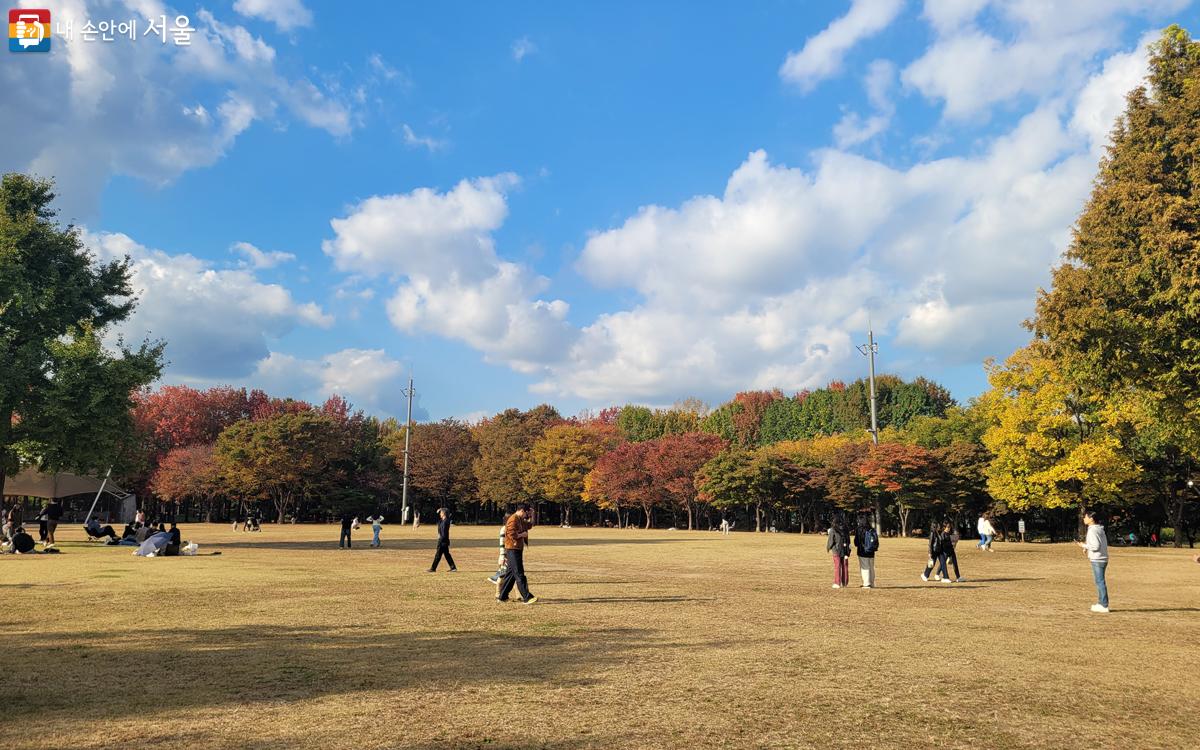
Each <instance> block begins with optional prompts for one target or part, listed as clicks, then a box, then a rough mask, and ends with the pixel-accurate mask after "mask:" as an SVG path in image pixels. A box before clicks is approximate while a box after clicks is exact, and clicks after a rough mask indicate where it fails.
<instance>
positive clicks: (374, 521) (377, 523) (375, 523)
mask: <svg viewBox="0 0 1200 750" xmlns="http://www.w3.org/2000/svg"><path fill="white" fill-rule="evenodd" d="M367 523H369V524H371V531H373V532H375V538H373V539H372V540H371V546H372V547H378V546H380V542H379V532H381V531H383V514H382V513H376V514H375V515H373V516H370V517H368V518H367Z"/></svg>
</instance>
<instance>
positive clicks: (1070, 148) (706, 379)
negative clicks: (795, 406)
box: [537, 52, 1145, 403]
mask: <svg viewBox="0 0 1200 750" xmlns="http://www.w3.org/2000/svg"><path fill="white" fill-rule="evenodd" d="M1144 66H1145V63H1144V54H1143V53H1141V52H1132V53H1120V54H1117V55H1114V56H1112V57H1111V58H1110V59H1109V60H1108V61H1107V62H1106V63H1105V64H1103V66H1102V67H1101V69H1100V70H1099V71H1098V72H1097V73H1096V74H1095V75H1094V76H1093V77H1092V78H1091V79H1090V80H1089V81H1086V82H1084V83H1083V84H1081V85H1080V87H1079V91H1080V92H1081V93H1079V94H1078V96H1077V97H1076V99H1075V101H1074V102H1072V104H1071V106H1068V105H1067V104H1066V103H1064V102H1063V101H1062V100H1061V99H1059V98H1051V99H1047V100H1046V101H1044V102H1043V103H1042V104H1040V105H1039V106H1037V107H1036V108H1035V109H1034V110H1033V111H1031V112H1029V113H1028V114H1027V115H1026V116H1024V117H1023V118H1021V119H1020V121H1019V122H1018V123H1017V124H1016V125H1015V126H1014V127H1013V128H1011V129H1010V130H1009V131H1008V132H1006V133H1004V134H1002V135H1000V136H999V137H996V138H994V139H993V140H991V142H990V143H986V144H985V146H984V148H983V149H982V150H981V151H980V152H979V153H977V154H975V155H972V156H970V157H956V158H944V159H937V160H933V161H925V162H918V163H916V164H913V165H912V166H909V167H906V168H903V169H898V168H896V167H892V166H889V165H886V164H884V163H881V162H879V161H875V160H871V159H866V158H863V157H860V156H856V155H852V154H848V153H845V152H844V151H838V150H827V151H820V152H817V153H816V154H815V163H814V166H813V168H812V169H811V170H801V169H796V168H791V167H786V166H783V165H777V164H772V163H771V162H770V161H769V160H768V159H767V156H766V154H765V153H763V152H761V151H760V152H754V153H752V154H750V156H749V157H748V158H747V159H746V161H745V162H744V163H743V164H742V165H740V166H739V167H738V168H737V169H735V170H734V172H733V173H732V175H731V176H730V178H729V181H728V183H727V185H726V186H725V190H724V192H723V193H721V194H720V195H701V196H696V197H693V198H690V199H688V200H686V201H684V202H683V203H681V204H680V205H679V206H678V207H673V208H672V207H663V206H657V205H650V206H644V207H642V208H640V209H639V210H638V211H637V212H636V213H635V214H634V215H633V216H631V217H630V218H628V219H627V220H625V221H624V222H623V223H621V224H620V225H619V226H617V227H615V228H613V229H610V230H607V231H603V232H598V233H595V234H593V235H592V236H591V237H590V238H589V240H588V242H587V244H586V245H585V247H584V249H583V251H582V254H581V256H580V260H579V269H580V271H581V272H582V273H583V274H584V275H585V276H586V277H587V278H589V279H590V280H592V281H593V282H594V283H596V284H598V285H601V286H605V287H615V288H629V289H632V290H634V291H636V292H637V293H639V294H640V296H641V301H640V303H638V304H637V305H635V306H634V307H632V308H631V309H627V310H624V311H621V312H615V313H609V314H605V315H602V316H600V317H599V318H598V319H597V320H595V321H594V322H593V323H592V324H591V325H588V326H586V327H584V328H583V330H582V331H581V334H580V338H579V340H578V341H577V343H576V344H575V346H574V347H572V349H571V351H570V355H569V356H568V357H567V358H566V360H564V361H561V362H555V363H550V364H549V365H548V370H549V373H550V374H549V375H548V376H547V377H545V378H543V379H542V380H541V381H540V382H539V383H538V385H537V390H538V391H539V392H542V393H547V394H556V395H574V396H580V397H584V398H588V399H591V400H593V401H594V402H597V403H603V402H609V401H622V400H626V399H635V400H641V401H647V402H658V403H661V402H669V401H670V400H672V399H674V398H677V397H678V396H680V395H681V394H684V393H697V394H700V395H702V396H710V395H711V396H716V397H718V398H720V397H725V396H727V394H728V393H729V392H730V391H734V390H741V389H744V388H746V387H761V388H768V387H781V388H783V389H785V390H794V389H800V388H804V387H812V386H816V385H820V384H823V383H824V382H825V381H827V380H828V379H829V378H831V377H846V376H848V375H853V374H854V373H857V372H858V371H859V368H861V361H860V358H859V356H858V354H857V352H855V351H854V349H853V347H852V344H854V343H860V342H859V341H858V340H857V337H858V336H859V335H861V332H862V331H864V330H865V328H866V325H867V318H868V315H869V316H870V318H871V320H872V321H873V323H874V326H875V329H876V332H877V333H883V334H884V335H885V336H889V337H890V338H891V339H892V340H894V341H895V342H896V344H898V345H902V346H904V347H908V350H909V352H910V353H914V354H917V355H921V356H925V357H929V358H930V359H931V360H933V361H936V362H938V363H939V365H941V366H953V365H959V364H965V363H973V362H979V361H980V360H981V359H982V358H983V357H985V356H988V355H1003V354H1005V353H1007V352H1008V351H1011V350H1012V348H1013V347H1015V346H1017V345H1019V344H1020V343H1021V341H1022V340H1024V339H1025V338H1026V337H1027V336H1028V333H1027V332H1026V331H1024V330H1023V329H1022V328H1021V327H1020V322H1021V320H1023V319H1024V318H1026V317H1027V316H1028V315H1029V314H1030V313H1031V312H1032V310H1033V301H1034V295H1035V292H1036V290H1037V288H1038V285H1039V284H1044V283H1046V281H1047V279H1048V276H1049V269H1050V268H1051V266H1052V265H1053V264H1054V263H1056V262H1057V261H1058V259H1059V257H1060V253H1061V251H1062V250H1063V249H1064V248H1065V247H1066V245H1067V243H1068V242H1069V239H1070V228H1071V226H1072V224H1073V222H1074V219H1075V217H1076V215H1077V213H1078V211H1079V207H1080V206H1081V205H1082V204H1083V201H1084V200H1085V199H1086V197H1087V195H1088V192H1089V190H1090V186H1091V180H1092V178H1093V176H1094V174H1095V170H1096V151H1095V148H1096V146H1095V143H1096V139H1097V138H1101V139H1102V138H1103V137H1105V136H1106V134H1107V131H1108V127H1107V126H1106V125H1104V124H1102V120H1103V119H1104V118H1108V117H1114V116H1115V115H1116V114H1117V113H1118V112H1119V111H1120V106H1121V105H1120V102H1121V101H1122V100H1123V97H1124V94H1125V92H1126V90H1127V89H1128V88H1131V87H1132V86H1134V85H1136V83H1137V82H1138V80H1139V78H1140V77H1141V75H1142V73H1143V72H1144V70H1145V67H1144ZM876 91H879V89H877V90H876ZM877 101H880V102H882V101H883V100H882V99H877ZM1080 135H1083V136H1084V137H1082V138H1081V137H1080Z"/></svg>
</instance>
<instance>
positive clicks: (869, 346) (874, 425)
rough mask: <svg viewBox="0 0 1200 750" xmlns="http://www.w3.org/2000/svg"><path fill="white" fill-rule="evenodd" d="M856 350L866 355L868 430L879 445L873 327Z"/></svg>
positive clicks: (879, 521) (879, 512) (879, 526)
mask: <svg viewBox="0 0 1200 750" xmlns="http://www.w3.org/2000/svg"><path fill="white" fill-rule="evenodd" d="M858 351H859V352H860V353H861V354H862V355H863V356H864V357H866V358H867V361H868V362H869V365H868V368H869V369H868V370H867V374H868V378H867V387H868V388H869V389H870V394H871V430H870V432H871V440H872V441H873V442H874V443H875V445H879V423H878V421H877V420H878V417H877V416H876V410H875V355H876V354H878V353H879V344H876V343H875V330H874V329H873V328H868V329H867V343H866V344H863V345H861V346H859V347H858ZM875 533H876V534H882V533H883V508H882V507H880V503H879V499H878V498H876V500H875Z"/></svg>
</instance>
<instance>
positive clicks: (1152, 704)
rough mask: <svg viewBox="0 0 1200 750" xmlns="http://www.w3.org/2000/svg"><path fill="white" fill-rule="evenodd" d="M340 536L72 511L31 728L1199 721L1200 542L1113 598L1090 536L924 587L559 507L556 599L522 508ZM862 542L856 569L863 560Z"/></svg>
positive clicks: (1, 576) (1165, 733)
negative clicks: (507, 579) (517, 577)
mask: <svg viewBox="0 0 1200 750" xmlns="http://www.w3.org/2000/svg"><path fill="white" fill-rule="evenodd" d="M455 533H456V544H455V554H456V556H457V559H458V564H459V569H460V572H459V573H456V574H453V575H451V574H449V573H445V572H443V573H439V574H437V575H428V574H426V573H424V572H423V571H424V569H425V568H426V567H427V566H428V564H429V561H430V559H431V557H432V554H433V547H434V545H433V537H434V535H435V531H434V529H433V528H429V527H427V528H422V529H420V530H419V531H417V532H413V531H412V530H411V529H403V530H402V529H399V528H397V527H386V528H385V533H384V539H385V548H384V549H382V550H371V549H369V548H368V547H367V542H368V540H369V532H366V530H363V531H360V532H358V534H357V536H358V542H357V544H359V545H361V547H358V546H356V547H355V549H354V550H353V551H349V552H346V551H339V550H337V549H336V548H335V541H336V538H337V530H336V528H334V527H332V526H326V527H321V526H303V527H299V528H282V529H281V528H277V527H274V526H268V527H266V530H265V531H263V532H262V533H260V534H253V535H250V534H246V535H243V534H240V533H238V534H234V533H232V532H231V531H230V530H229V529H228V527H226V526H191V527H187V528H186V529H185V535H184V536H185V538H190V539H192V540H194V541H199V542H201V543H203V545H204V546H203V549H202V551H212V550H221V551H222V552H223V554H222V555H221V556H217V557H196V558H167V559H142V558H134V557H132V556H130V551H131V550H130V549H128V548H124V547H104V546H99V545H94V544H88V543H86V542H83V541H81V540H82V537H81V535H80V533H79V531H78V530H77V529H63V530H60V541H62V540H65V543H62V544H60V546H61V547H62V549H63V552H64V554H62V555H59V556H57V557H52V556H40V555H39V556H26V557H15V556H5V557H4V558H3V559H0V592H2V595H3V607H2V608H0V622H2V623H3V628H4V634H5V635H4V643H5V645H6V648H5V652H6V655H7V658H6V659H5V663H6V666H7V667H9V668H10V669H11V671H8V673H7V675H6V677H7V679H5V680H4V681H3V684H2V685H0V742H2V743H3V744H4V745H5V746H7V747H30V748H33V747H38V748H41V747H45V748H50V747H55V748H61V747H69V748H107V747H117V746H121V747H125V748H137V747H159V746H164V745H173V746H176V747H249V748H273V747H311V748H342V747H345V748H351V747H353V748H375V747H389V748H401V747H421V748H451V747H454V748H458V747H489V748H532V747H545V748H612V747H636V748H654V747H691V748H700V747H819V748H842V747H846V748H861V747H912V748H925V747H987V748H1006V747H1042V748H1064V747H1080V748H1082V747H1114V748H1117V747H1120V748H1131V747H1136V748H1154V747H1162V748H1181V747H1188V746H1191V747H1195V742H1196V735H1195V721H1196V716H1197V708H1198V705H1200V687H1198V686H1197V674H1198V667H1200V653H1198V651H1197V648H1196V640H1197V635H1198V634H1200V586H1198V585H1197V584H1198V583H1200V565H1196V564H1195V563H1194V562H1191V559H1190V557H1188V556H1186V555H1184V554H1182V553H1179V552H1176V551H1174V550H1165V549H1164V550H1146V549H1137V550H1115V551H1114V555H1113V561H1112V563H1111V565H1110V571H1109V578H1110V586H1111V591H1112V596H1113V607H1114V611H1113V612H1112V614H1110V615H1107V616H1104V615H1094V614H1091V613H1090V612H1088V607H1089V605H1090V604H1091V603H1092V602H1093V601H1094V590H1093V587H1092V583H1091V574H1090V570H1089V568H1088V566H1087V564H1086V562H1085V561H1084V560H1083V558H1082V555H1081V553H1080V552H1079V551H1078V550H1077V549H1076V548H1074V547H1070V546H1066V545H1058V546H1046V545H1018V544H998V545H997V549H998V551H997V552H996V553H994V554H990V555H988V554H983V553H976V552H974V551H973V550H972V549H971V544H972V543H968V542H964V543H963V545H962V546H961V554H960V557H961V562H962V566H963V569H964V570H963V574H964V575H965V576H966V577H967V578H968V579H969V581H968V582H967V583H964V584H958V585H954V586H949V585H942V584H934V583H932V582H931V583H929V584H923V583H921V581H920V579H919V578H918V573H919V572H920V569H921V566H922V563H923V560H924V552H923V544H922V543H921V542H920V541H916V540H907V541H899V540H890V539H884V540H883V549H882V550H881V553H880V557H879V560H878V567H879V583H880V584H881V585H882V587H883V588H881V589H878V590H874V591H863V590H860V589H857V588H855V589H850V590H843V591H832V590H831V589H830V587H829V583H830V572H829V568H830V566H829V562H828V559H827V558H826V556H825V554H824V541H823V539H821V538H818V537H812V536H808V537H800V536H794V535H784V534H778V535H776V534H770V535H767V534H761V535H753V534H748V533H738V534H734V535H732V536H730V537H727V538H721V537H719V536H718V535H716V534H712V533H700V532H696V533H688V532H666V531H649V532H648V531H616V530H609V529H573V530H562V529H551V528H538V529H535V530H534V534H533V542H534V546H532V547H531V548H530V550H529V553H528V571H529V575H530V582H531V586H532V588H533V590H534V592H535V593H537V594H538V595H539V596H540V597H542V600H543V602H542V603H541V604H538V605H534V606H526V605H522V604H520V603H510V604H504V605H502V604H498V603H496V602H495V601H494V600H493V598H492V597H493V594H494V589H493V588H492V587H491V586H490V585H489V584H487V583H486V582H484V580H483V579H484V577H485V576H486V575H487V574H489V573H491V572H492V571H493V570H494V566H493V563H494V562H495V556H496V552H495V530H494V529H493V528H490V527H488V528H468V527H459V528H457V529H456V532H455ZM856 567H857V561H856V560H853V559H852V560H851V582H852V584H854V583H855V579H856V577H857V570H856Z"/></svg>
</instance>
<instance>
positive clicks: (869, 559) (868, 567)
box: [854, 516, 879, 589]
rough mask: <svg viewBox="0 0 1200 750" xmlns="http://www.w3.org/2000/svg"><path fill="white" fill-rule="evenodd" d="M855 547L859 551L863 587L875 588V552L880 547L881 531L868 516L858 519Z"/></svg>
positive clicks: (859, 570)
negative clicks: (878, 530)
mask: <svg viewBox="0 0 1200 750" xmlns="http://www.w3.org/2000/svg"><path fill="white" fill-rule="evenodd" d="M854 547H855V550H856V551H857V552H858V572H859V573H861V574H862V587H863V588H864V589H873V588H875V552H876V551H877V550H878V549H879V532H877V531H875V527H874V526H872V525H871V521H870V519H869V518H867V517H866V516H863V517H862V518H860V519H859V520H858V529H857V530H856V531H855V532H854Z"/></svg>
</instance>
